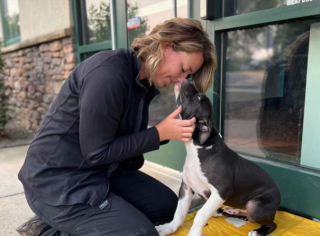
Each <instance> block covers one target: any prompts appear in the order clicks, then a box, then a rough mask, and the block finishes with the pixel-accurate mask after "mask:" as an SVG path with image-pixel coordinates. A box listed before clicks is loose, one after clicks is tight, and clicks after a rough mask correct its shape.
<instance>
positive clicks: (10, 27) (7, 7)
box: [2, 0, 20, 44]
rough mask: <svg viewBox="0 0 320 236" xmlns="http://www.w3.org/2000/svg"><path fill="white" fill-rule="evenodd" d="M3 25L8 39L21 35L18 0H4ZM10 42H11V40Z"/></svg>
mask: <svg viewBox="0 0 320 236" xmlns="http://www.w3.org/2000/svg"><path fill="white" fill-rule="evenodd" d="M2 7H3V9H2V12H3V21H4V22H3V26H4V29H3V30H4V34H5V38H6V41H10V40H14V39H16V38H19V37H20V20H19V5H18V0H10V1H9V0H2ZM9 44H10V42H9Z"/></svg>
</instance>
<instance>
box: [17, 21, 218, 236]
mask: <svg viewBox="0 0 320 236" xmlns="http://www.w3.org/2000/svg"><path fill="white" fill-rule="evenodd" d="M215 67H216V58H215V49H214V46H213V45H212V43H211V42H210V40H209V37H208V35H207V33H206V32H205V31H203V29H202V26H201V23H200V22H198V21H196V20H192V19H181V18H175V19H172V20H168V21H166V22H164V23H163V24H159V25H157V26H156V27H155V28H154V29H153V30H152V32H151V33H150V34H149V35H147V36H142V37H138V38H136V39H135V40H134V41H133V43H132V45H131V50H126V49H119V50H114V51H103V52H100V53H98V54H96V55H95V56H92V57H91V58H89V59H88V60H86V61H84V62H82V63H81V64H80V65H79V66H77V67H76V68H75V69H74V71H73V72H72V73H71V74H70V76H69V78H68V79H67V80H66V82H65V84H64V85H63V87H62V88H61V91H60V93H59V94H58V96H57V98H56V99H55V101H54V102H53V104H52V105H51V107H50V109H49V111H48V113H47V114H46V116H45V118H44V120H43V121H42V124H41V126H40V128H39V130H38V132H37V134H36V136H35V138H34V140H33V142H32V144H31V145H30V148H29V150H28V153H27V157H26V160H25V163H24V165H23V166H22V169H21V170H20V173H19V179H20V181H21V182H22V184H23V186H24V189H25V194H26V198H27V201H28V204H29V206H30V208H31V209H32V210H33V211H34V212H35V213H36V215H37V216H36V217H34V218H33V219H31V220H30V221H29V222H27V223H25V224H24V225H22V226H21V227H19V228H18V229H17V230H18V232H20V233H21V234H23V233H24V234H25V235H37V234H38V232H39V231H41V233H40V234H39V235H126V236H128V235H138V234H139V235H158V233H157V231H156V230H155V228H154V225H159V224H163V223H165V222H169V221H171V219H172V218H173V214H174V211H175V208H176V204H177V197H176V195H175V194H174V193H173V192H172V191H171V190H170V189H169V188H167V187H166V186H164V185H163V184H161V183H160V182H158V181H157V180H155V179H153V178H151V177H150V176H148V175H146V174H144V173H142V172H140V171H139V170H138V169H139V168H140V167H141V166H142V165H143V162H144V159H143V153H146V152H149V151H153V150H157V149H159V146H160V144H161V143H163V142H164V141H166V140H173V139H174V140H181V141H183V142H186V141H189V140H190V137H191V135H192V132H193V130H194V122H195V118H192V119H190V120H179V119H175V117H177V116H178V114H179V113H180V111H181V107H179V108H178V109H176V110H175V111H174V112H173V113H172V114H170V115H169V116H168V117H167V118H166V119H164V120H163V121H162V122H161V123H160V124H158V125H156V126H155V127H151V128H147V124H148V107H149V104H150V101H151V99H152V98H153V97H154V96H155V95H157V94H158V93H159V91H158V90H157V89H156V88H155V85H156V86H159V87H162V86H164V85H167V84H171V83H174V82H181V81H182V80H183V79H185V78H187V77H188V76H190V75H192V77H193V79H194V82H195V84H196V85H197V87H198V89H199V90H200V91H202V92H206V91H207V90H208V88H209V87H210V84H211V82H212V75H213V71H214V69H215ZM29 229H31V231H32V233H30V232H28V230H29ZM29 231H30V230H29Z"/></svg>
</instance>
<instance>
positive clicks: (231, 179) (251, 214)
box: [156, 80, 281, 236]
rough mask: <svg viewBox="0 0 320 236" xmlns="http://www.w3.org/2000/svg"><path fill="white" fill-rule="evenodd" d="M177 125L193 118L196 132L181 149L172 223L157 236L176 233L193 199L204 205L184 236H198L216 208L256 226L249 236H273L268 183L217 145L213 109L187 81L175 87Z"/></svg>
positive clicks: (276, 198)
mask: <svg viewBox="0 0 320 236" xmlns="http://www.w3.org/2000/svg"><path fill="white" fill-rule="evenodd" d="M175 92H176V98H177V103H178V105H181V106H182V111H181V113H180V116H181V118H182V119H190V118H192V117H195V118H196V128H195V130H194V132H193V135H192V139H191V140H190V142H188V143H185V146H186V150H187V157H186V161H185V164H184V167H183V178H182V184H181V188H180V191H179V202H178V206H177V209H176V212H175V215H174V219H173V220H172V221H171V222H170V223H169V224H166V225H161V226H156V229H157V231H158V232H159V234H160V236H164V235H169V234H171V233H173V232H175V231H176V230H177V228H178V227H179V226H180V225H181V224H182V223H183V221H184V218H185V216H186V215H187V213H188V210H189V207H190V204H191V200H192V198H193V194H194V193H197V194H198V195H200V196H202V197H203V198H205V199H206V200H207V201H206V203H205V204H204V206H203V207H202V208H201V209H200V210H199V211H198V213H197V215H196V217H195V219H194V222H193V225H192V227H191V229H190V232H189V234H188V235H189V236H200V235H201V234H202V229H203V227H204V226H205V225H206V223H207V221H208V219H209V217H211V216H213V215H214V214H216V212H217V209H218V208H219V207H220V206H221V205H222V204H225V205H228V206H231V207H234V208H237V210H236V209H227V210H225V212H226V213H228V214H229V215H245V216H247V218H248V219H249V220H250V221H253V222H256V223H259V224H261V227H260V228H259V229H256V230H253V231H250V232H249V233H248V235H249V236H263V235H267V234H270V233H271V232H273V231H274V230H275V229H276V227H277V225H276V224H275V223H274V217H275V214H276V211H277V209H278V207H279V204H280V199H281V197H280V192H279V190H278V188H277V186H276V184H275V183H274V181H273V180H272V178H271V177H270V176H269V175H268V174H267V173H266V172H265V171H264V170H263V169H262V168H260V167H259V166H257V165H256V164H254V163H252V162H250V161H248V160H246V159H244V158H242V157H240V156H239V155H238V154H237V153H235V152H234V151H232V150H231V149H230V148H228V147H227V145H226V144H225V143H224V142H223V140H222V138H221V137H220V134H219V133H218V132H217V130H216V129H215V127H214V126H213V106H212V104H211V102H210V100H209V98H208V97H207V96H206V95H205V94H203V93H200V92H198V91H197V89H196V88H195V86H194V84H193V82H192V80H184V81H183V83H182V84H180V85H179V84H176V85H175Z"/></svg>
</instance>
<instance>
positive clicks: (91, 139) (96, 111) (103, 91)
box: [79, 65, 160, 166]
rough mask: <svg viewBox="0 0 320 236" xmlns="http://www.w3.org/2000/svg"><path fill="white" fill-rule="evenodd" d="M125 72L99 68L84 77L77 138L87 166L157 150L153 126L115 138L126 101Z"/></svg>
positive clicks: (157, 136)
mask: <svg viewBox="0 0 320 236" xmlns="http://www.w3.org/2000/svg"><path fill="white" fill-rule="evenodd" d="M124 76H126V75H125V73H122V72H121V70H118V69H116V68H114V67H113V66H107V65H104V66H100V67H97V68H95V69H94V70H92V71H91V72H90V73H89V74H88V75H86V76H85V78H84V80H83V84H82V87H81V92H80V100H79V109H80V121H79V136H80V137H79V138H80V147H81V151H82V154H83V156H84V158H85V159H86V161H87V162H88V164H89V165H91V166H98V165H104V164H109V163H112V162H118V161H122V160H125V159H128V158H131V157H134V156H138V155H141V154H143V153H146V152H149V151H153V150H156V149H159V145H160V144H159V143H160V142H159V134H158V131H157V129H156V128H155V127H151V128H149V129H146V130H143V131H140V132H139V133H136V134H130V135H125V136H120V137H118V136H116V133H117V129H118V126H119V124H120V120H121V116H122V113H123V110H124V107H125V104H126V99H127V86H126V84H125V79H124Z"/></svg>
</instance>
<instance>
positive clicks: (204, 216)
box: [188, 189, 225, 236]
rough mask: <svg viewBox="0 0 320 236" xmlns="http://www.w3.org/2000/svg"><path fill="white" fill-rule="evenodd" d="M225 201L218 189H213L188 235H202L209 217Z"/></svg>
mask: <svg viewBox="0 0 320 236" xmlns="http://www.w3.org/2000/svg"><path fill="white" fill-rule="evenodd" d="M224 201H225V200H223V199H222V198H221V197H220V195H219V194H218V191H217V190H216V189H212V190H211V195H210V197H209V199H208V200H207V201H206V203H205V204H204V205H203V206H202V208H201V209H200V210H199V211H198V213H197V215H196V217H195V218H194V221H193V224H192V227H191V229H190V231H189V234H188V236H201V235H202V230H203V227H204V226H205V225H206V223H207V221H208V219H209V218H210V217H211V216H212V214H213V213H214V212H215V211H216V210H217V209H218V208H219V207H220V206H221V205H222V204H223V203H224Z"/></svg>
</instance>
